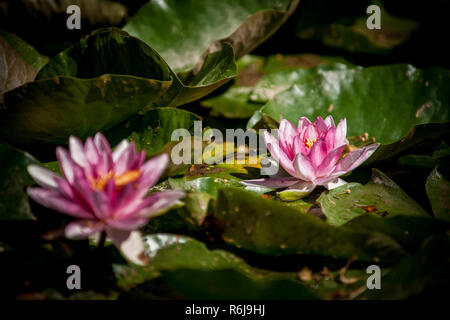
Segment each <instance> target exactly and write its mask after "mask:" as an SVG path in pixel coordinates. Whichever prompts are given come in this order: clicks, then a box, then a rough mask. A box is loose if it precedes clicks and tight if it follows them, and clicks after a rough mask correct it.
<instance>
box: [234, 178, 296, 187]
mask: <svg viewBox="0 0 450 320" xmlns="http://www.w3.org/2000/svg"><path fill="white" fill-rule="evenodd" d="M298 181H299V180H298V179H297V178H295V177H286V178H275V177H271V178H262V179H254V180H245V181H241V184H243V185H258V186H263V187H267V188H274V189H280V188H286V187H289V186H292V185H294V184H296V183H297V182H298Z"/></svg>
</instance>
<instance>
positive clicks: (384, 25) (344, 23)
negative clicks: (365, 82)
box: [296, 1, 419, 54]
mask: <svg viewBox="0 0 450 320" xmlns="http://www.w3.org/2000/svg"><path fill="white" fill-rule="evenodd" d="M371 4H376V5H378V6H379V7H380V17H381V28H380V29H369V28H368V27H367V20H368V19H369V17H370V15H369V14H367V15H366V10H367V8H368V7H369V6H370V5H371ZM352 5H353V6H352V8H351V9H349V10H347V12H345V14H342V13H341V12H340V11H341V10H342V8H343V7H342V6H339V5H337V4H330V3H329V2H324V1H315V2H309V3H307V5H305V7H304V8H303V9H304V10H303V12H302V13H303V14H301V15H300V17H299V22H298V25H297V30H296V33H297V36H298V37H299V38H301V39H307V40H312V39H313V40H318V41H320V42H322V43H323V44H325V45H327V46H330V47H334V48H339V49H344V50H347V51H351V52H358V53H371V54H374V53H375V54H386V53H389V52H391V51H392V50H393V49H394V48H396V47H397V46H399V45H401V44H403V43H405V42H406V41H408V40H409V38H410V37H411V34H412V32H413V31H414V30H415V29H417V27H418V25H419V23H418V21H413V20H410V19H406V18H400V17H396V16H393V15H391V14H389V13H388V12H387V11H386V10H385V9H384V8H383V6H382V5H381V4H380V2H379V1H359V2H354V3H352ZM324 6H327V8H328V9H327V12H326V13H323V12H321V11H323V10H322V8H323V7H324ZM330 6H331V7H330ZM346 9H347V8H346ZM372 14H373V12H372ZM342 16H345V18H343V17H342Z"/></svg>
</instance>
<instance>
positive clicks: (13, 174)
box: [0, 144, 37, 220]
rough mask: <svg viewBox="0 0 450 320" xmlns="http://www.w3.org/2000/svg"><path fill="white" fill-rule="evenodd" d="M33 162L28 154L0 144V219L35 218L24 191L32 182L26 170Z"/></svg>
mask: <svg viewBox="0 0 450 320" xmlns="http://www.w3.org/2000/svg"><path fill="white" fill-rule="evenodd" d="M33 163H37V161H35V160H34V159H32V158H31V157H30V156H29V155H27V154H25V153H23V152H20V151H18V150H15V149H13V148H11V147H9V146H7V145H5V144H0V168H1V169H0V189H1V190H2V191H1V193H0V220H35V217H34V215H33V214H32V213H31V210H30V205H29V203H28V194H27V193H26V187H27V186H30V185H33V184H34V181H33V179H32V178H31V177H30V175H29V174H28V172H27V166H28V165H30V164H33Z"/></svg>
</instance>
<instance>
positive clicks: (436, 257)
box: [360, 233, 450, 300]
mask: <svg viewBox="0 0 450 320" xmlns="http://www.w3.org/2000/svg"><path fill="white" fill-rule="evenodd" d="M449 250H450V239H449V235H448V233H437V234H435V235H433V236H430V238H429V239H427V241H425V242H424V243H423V245H422V247H421V248H420V250H418V251H417V252H416V253H415V254H413V255H411V256H409V257H407V258H405V259H404V260H402V261H401V262H400V263H399V264H398V265H396V266H395V267H393V268H392V269H391V270H390V271H389V272H388V273H387V274H386V275H385V276H383V277H382V278H381V290H367V291H366V292H365V293H364V294H362V295H361V296H360V298H364V299H367V298H368V299H390V300H392V299H407V298H413V297H417V296H424V297H427V298H429V297H430V296H433V297H436V298H439V297H442V295H441V294H444V295H445V294H446V292H447V290H448V285H449V284H450V277H449V274H448V270H449V268H450V260H449V258H448V252H449Z"/></svg>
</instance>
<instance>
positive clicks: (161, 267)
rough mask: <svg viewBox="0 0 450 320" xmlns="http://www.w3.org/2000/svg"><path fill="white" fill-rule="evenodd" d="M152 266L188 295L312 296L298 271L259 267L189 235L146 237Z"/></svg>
mask: <svg viewBox="0 0 450 320" xmlns="http://www.w3.org/2000/svg"><path fill="white" fill-rule="evenodd" d="M146 241H147V245H148V247H149V249H148V256H149V258H150V259H151V261H152V265H153V267H154V268H155V269H156V270H158V271H159V272H160V273H161V275H162V278H163V279H164V280H165V281H167V282H168V283H169V284H170V286H171V287H173V288H175V289H176V290H177V291H179V292H181V293H182V294H183V296H184V297H185V298H187V299H294V298H295V299H312V298H314V295H313V294H311V293H310V291H309V290H308V289H306V288H305V287H304V286H303V285H302V284H301V283H300V282H299V281H298V280H297V279H296V274H295V273H289V272H285V273H280V272H271V271H265V270H260V269H256V268H254V267H251V266H249V265H248V264H246V263H245V262H244V260H242V259H240V258H238V257H236V256H235V255H233V254H231V253H229V252H226V251H223V250H209V249H208V248H207V247H206V246H205V244H203V243H201V242H199V241H197V240H194V239H190V238H186V237H182V236H176V235H170V234H156V235H151V236H147V238H146Z"/></svg>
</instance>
